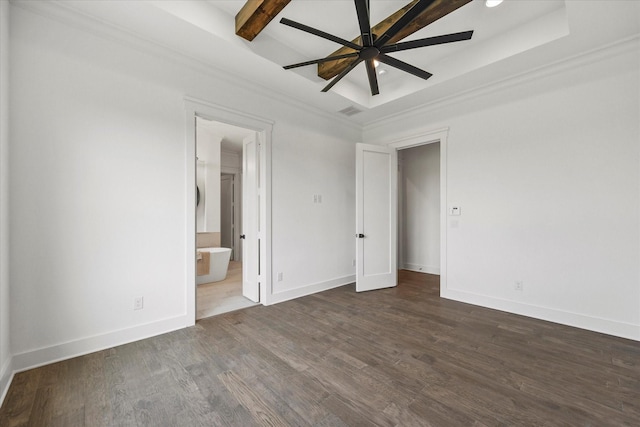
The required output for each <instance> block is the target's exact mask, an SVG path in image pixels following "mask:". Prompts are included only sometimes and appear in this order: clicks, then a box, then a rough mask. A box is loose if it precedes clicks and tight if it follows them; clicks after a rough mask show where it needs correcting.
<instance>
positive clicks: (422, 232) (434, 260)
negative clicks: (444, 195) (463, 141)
mask: <svg viewBox="0 0 640 427" xmlns="http://www.w3.org/2000/svg"><path fill="white" fill-rule="evenodd" d="M398 159H399V162H400V163H401V170H402V173H401V175H400V177H399V178H400V179H399V185H400V189H399V191H400V192H401V193H400V194H401V197H400V199H401V203H402V206H401V207H400V209H399V210H400V211H401V217H399V219H400V221H401V224H400V226H401V233H402V238H401V242H402V248H401V251H400V253H401V254H402V260H401V264H400V265H401V266H402V267H401V268H404V269H407V270H414V271H422V272H424V273H430V274H440V144H439V143H432V144H426V145H421V146H418V147H413V148H408V149H405V150H401V151H400V152H399V153H398Z"/></svg>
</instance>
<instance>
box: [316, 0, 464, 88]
mask: <svg viewBox="0 0 640 427" xmlns="http://www.w3.org/2000/svg"><path fill="white" fill-rule="evenodd" d="M470 1H471V0H435V1H434V2H433V3H432V4H431V5H430V6H429V7H427V8H426V9H425V10H424V12H422V13H421V14H420V15H418V17H417V18H416V19H414V20H413V21H412V22H411V23H410V24H409V25H407V26H406V27H404V28H403V29H402V30H401V31H400V32H398V34H396V35H395V37H393V38H391V39H390V40H389V41H388V42H387V43H386V44H391V43H397V42H398V41H400V40H402V39H404V38H405V37H408V36H409V35H411V34H413V33H415V32H416V31H418V30H421V29H422V28H424V27H426V26H427V25H429V24H431V23H432V22H435V21H436V20H438V19H440V18H442V17H443V16H445V15H448V14H450V13H451V12H453V11H454V10H456V9H459V8H460V7H462V6H464V5H465V4H467V3H469V2H470ZM417 2H418V0H413V1H412V2H411V3H409V4H407V5H406V6H405V7H403V8H402V9H400V10H398V11H397V12H395V13H394V14H392V15H390V16H389V17H387V18H386V19H384V20H382V21H381V22H380V23H379V24H377V25H375V26H373V27H372V28H371V32H372V33H373V34H376V35H381V34H384V32H385V31H387V30H388V29H389V28H390V27H391V26H392V25H393V24H394V23H395V22H396V21H397V20H398V19H400V17H402V15H404V14H405V13H406V12H407V10H409V9H411V7H412V6H413V5H414V4H416V3H417ZM353 43H356V44H361V43H360V36H358V37H356V38H355V39H353ZM351 52H354V50H353V49H350V48H348V47H341V48H340V49H338V50H336V51H335V52H333V53H330V54H329V55H327V57H329V56H337V55H344V54H347V53H351ZM353 61H354V60H353V59H351V58H347V59H339V60H337V61H329V62H323V63H320V64H318V76H319V77H322V78H323V79H325V80H329V79H331V78H333V77H335V76H337V75H338V74H340V73H341V72H342V71H343V70H344V69H346V68H347V67H348V66H349V64H350V63H351V62H353Z"/></svg>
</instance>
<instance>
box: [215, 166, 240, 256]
mask: <svg viewBox="0 0 640 427" xmlns="http://www.w3.org/2000/svg"><path fill="white" fill-rule="evenodd" d="M222 175H229V176H230V177H231V182H232V184H233V191H232V195H233V215H232V216H231V221H232V222H233V233H232V237H231V240H232V242H231V249H232V253H233V256H232V257H231V259H230V260H231V261H238V260H239V258H238V251H239V248H238V242H239V240H240V233H238V229H239V227H240V224H239V222H238V213H239V212H238V211H240V210H241V209H242V206H241V205H242V201H241V200H240V197H241V196H240V192H239V191H238V186H239V185H242V183H241V182H240V175H241V174H240V173H239V172H238V170H237V169H236V168H230V167H224V166H221V167H220V182H222ZM220 232H221V233H222V215H220ZM220 240H221V243H220V244H221V245H222V235H221V237H220Z"/></svg>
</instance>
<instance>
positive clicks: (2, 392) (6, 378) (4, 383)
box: [0, 357, 14, 406]
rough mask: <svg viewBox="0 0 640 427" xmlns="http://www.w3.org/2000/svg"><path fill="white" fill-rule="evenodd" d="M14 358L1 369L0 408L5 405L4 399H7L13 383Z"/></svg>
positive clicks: (10, 358)
mask: <svg viewBox="0 0 640 427" xmlns="http://www.w3.org/2000/svg"><path fill="white" fill-rule="evenodd" d="M13 375H14V372H13V358H12V357H9V360H7V361H6V362H5V364H4V366H2V368H1V369H0V406H2V404H3V403H4V398H5V397H7V392H8V391H9V387H10V386H11V381H13Z"/></svg>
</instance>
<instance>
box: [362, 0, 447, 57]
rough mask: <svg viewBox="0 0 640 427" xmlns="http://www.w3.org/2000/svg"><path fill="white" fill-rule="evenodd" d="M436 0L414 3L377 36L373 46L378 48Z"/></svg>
mask: <svg viewBox="0 0 640 427" xmlns="http://www.w3.org/2000/svg"><path fill="white" fill-rule="evenodd" d="M434 1H436V0H420V1H418V3H416V4H415V5H414V6H413V7H412V8H411V9H409V10H408V11H407V13H405V14H404V15H402V17H401V18H400V19H398V20H397V21H396V23H395V24H393V25H392V26H391V27H389V29H388V30H387V31H385V32H384V34H382V35H381V36H379V37H378V38H377V39H376V41H375V43H374V46H375V47H377V48H378V49H380V48H381V47H382V46H384V44H385V43H386V42H387V41H389V39H390V38H391V37H393V36H395V35H396V34H397V33H398V32H400V30H402V29H403V28H404V27H406V26H407V25H408V24H409V23H410V22H411V21H413V20H414V19H416V18H417V17H418V15H420V14H421V13H422V12H423V11H424V10H425V9H426V8H428V7H429V6H430V5H431V3H433V2H434Z"/></svg>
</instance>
